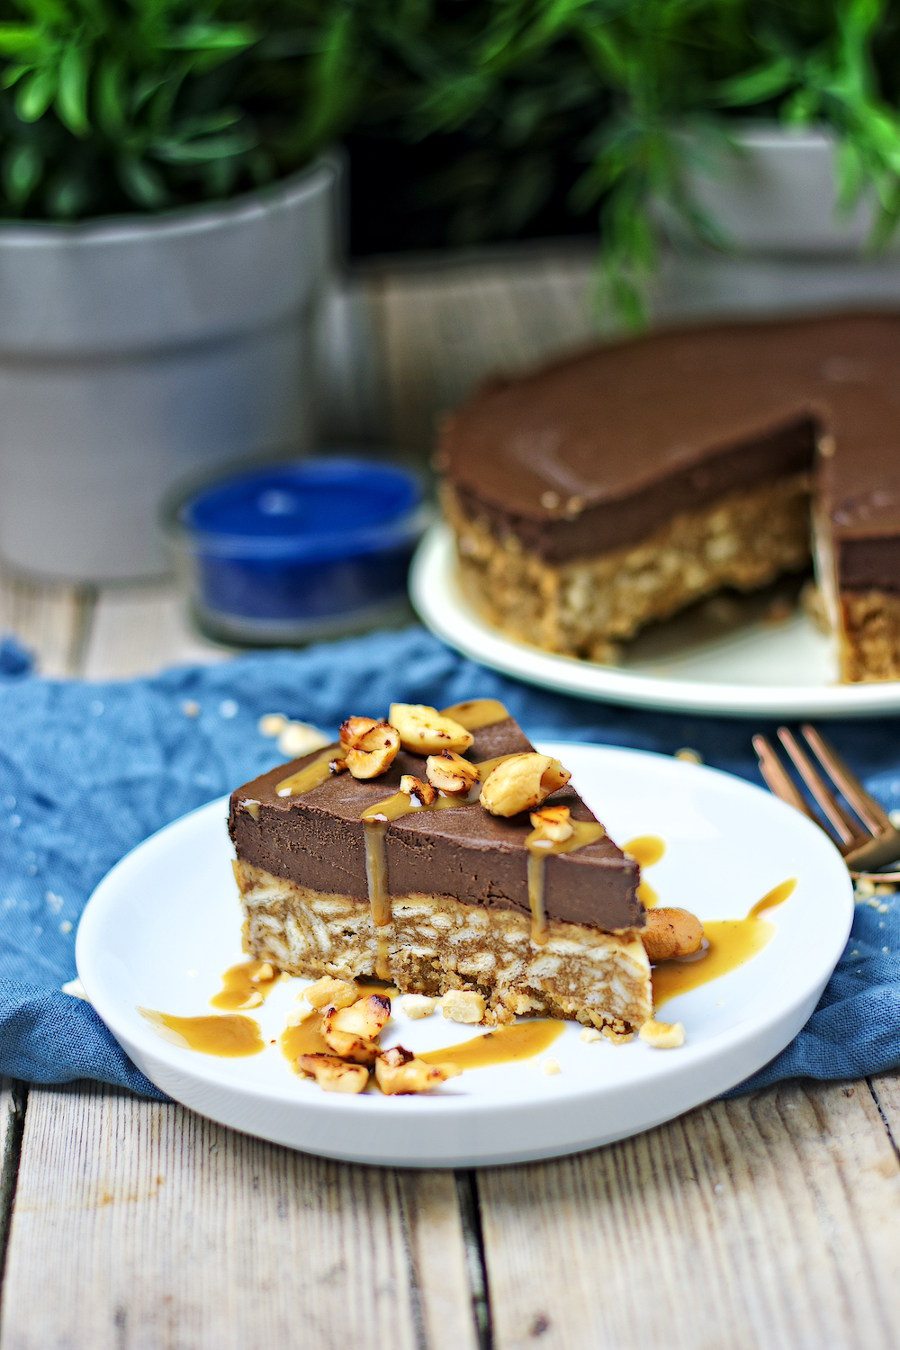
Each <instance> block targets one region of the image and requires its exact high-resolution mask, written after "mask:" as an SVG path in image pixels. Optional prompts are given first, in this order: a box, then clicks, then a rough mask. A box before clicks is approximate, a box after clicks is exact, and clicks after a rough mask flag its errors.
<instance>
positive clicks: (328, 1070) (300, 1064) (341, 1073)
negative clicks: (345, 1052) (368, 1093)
mask: <svg viewBox="0 0 900 1350" xmlns="http://www.w3.org/2000/svg"><path fill="white" fill-rule="evenodd" d="M297 1068H298V1069H299V1070H300V1072H301V1073H302V1074H304V1075H305V1076H306V1077H307V1078H314V1079H315V1080H316V1082H317V1083H318V1085H319V1087H320V1088H322V1089H323V1090H324V1091H325V1092H362V1090H363V1089H364V1088H365V1086H366V1084H367V1083H368V1081H369V1070H368V1069H367V1068H366V1067H365V1065H363V1064H347V1063H346V1061H345V1060H343V1059H339V1058H338V1056H337V1055H323V1054H316V1055H301V1056H300V1058H299V1059H298V1060H297Z"/></svg>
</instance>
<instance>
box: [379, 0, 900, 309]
mask: <svg viewBox="0 0 900 1350" xmlns="http://www.w3.org/2000/svg"><path fill="white" fill-rule="evenodd" d="M416 15H417V16H418V27H417V28H416V27H415V26H414V24H413V21H412V19H411V18H410V17H409V16H407V21H406V23H404V24H403V25H395V26H394V27H393V28H392V29H391V31H390V32H385V33H384V34H383V52H384V55H383V58H382V59H383V60H386V61H390V62H392V63H393V66H392V77H391V79H390V80H386V81H384V82H383V89H384V92H383V94H382V97H381V99H380V100H379V101H377V102H376V103H375V104H374V105H373V106H372V108H371V110H370V112H369V118H370V122H371V121H372V120H374V119H376V118H378V117H380V118H381V119H382V122H383V125H384V128H385V129H386V131H387V132H390V131H391V130H394V129H395V133H396V134H397V135H399V136H401V137H402V138H404V139H405V140H406V141H408V142H410V143H411V144H412V145H419V146H422V147H423V150H426V149H427V151H428V153H424V154H423V156H422V158H423V161H425V162H424V163H423V172H422V173H421V175H420V177H419V180H418V181H417V182H416V183H415V184H413V185H412V187H411V188H410V192H411V193H415V200H416V202H417V203H419V202H421V204H422V206H423V208H425V209H427V208H428V207H432V208H434V207H438V206H439V207H440V208H441V212H440V214H439V215H438V219H440V221H441V223H442V225H443V228H444V230H445V232H446V238H447V239H448V241H449V240H452V239H456V240H459V241H462V242H467V243H474V242H478V241H480V240H483V239H485V238H493V239H501V238H516V237H521V236H522V235H527V234H530V233H532V232H533V225H534V223H535V222H537V223H538V226H539V228H540V227H541V225H542V224H543V222H549V223H550V225H551V228H552V229H554V230H556V231H557V232H562V230H564V229H565V228H566V222H565V219H564V217H563V216H562V213H561V212H560V211H559V209H558V203H559V201H560V200H561V199H567V205H568V220H569V222H570V228H571V227H574V228H578V229H580V230H585V229H586V228H590V227H591V225H596V224H597V223H599V227H600V233H601V256H602V267H601V279H602V282H603V290H604V292H605V295H606V298H607V300H609V299H611V300H612V302H613V305H614V309H615V312H616V314H617V315H618V316H619V318H620V319H621V318H625V319H630V320H632V321H640V320H642V319H643V318H645V317H646V312H647V311H646V305H647V297H648V294H649V292H650V291H651V290H652V288H653V284H654V283H655V282H656V281H657V278H658V268H659V263H660V259H661V257H662V256H663V254H664V252H665V244H666V241H667V240H668V241H672V242H676V243H677V244H678V246H679V248H680V249H681V250H682V251H683V252H685V253H688V254H691V255H692V257H693V259H694V261H695V266H694V270H693V272H690V276H691V277H693V278H695V279H696V278H697V277H698V275H699V272H698V268H699V267H700V261H702V262H704V263H705V262H707V261H710V260H712V261H715V255H718V258H719V259H722V260H724V259H726V258H728V257H729V256H732V257H740V258H741V259H742V269H743V275H744V276H745V277H746V278H748V279H749V282H750V284H751V285H752V284H753V283H754V279H755V278H756V277H757V275H758V273H756V272H755V271H754V267H753V265H752V260H753V259H765V260H769V261H772V260H784V259H786V258H790V259H791V260H792V262H793V264H794V268H793V271H792V272H789V273H787V274H786V273H785V271H784V270H782V271H781V273H779V274H778V277H777V287H776V289H775V290H774V291H773V293H772V298H775V299H777V298H778V297H779V296H781V297H783V296H784V283H785V279H786V276H787V278H788V279H791V278H792V279H794V280H795V281H797V282H798V284H799V282H800V281H802V280H803V278H804V269H803V264H805V263H809V264H810V269H809V271H808V273H807V274H806V275H807V276H808V277H809V279H810V281H811V283H812V282H814V283H815V285H816V286H818V292H819V298H820V299H826V300H827V298H828V296H829V294H832V295H833V297H834V296H835V292H836V276H837V274H836V270H835V266H834V264H836V263H837V262H839V261H840V260H844V261H846V262H848V263H851V262H852V263H853V264H854V265H855V264H859V267H858V268H857V272H859V273H860V274H862V275H863V280H864V282H865V286H867V287H868V289H869V291H870V292H871V293H873V294H877V293H878V291H879V290H880V288H881V286H882V284H883V283H884V281H885V278H889V277H895V278H898V283H900V276H898V269H897V268H896V265H895V264H890V263H885V264H884V265H883V266H881V267H879V266H878V265H877V264H876V263H868V262H866V261H865V259H866V258H867V256H868V255H869V253H871V254H872V256H876V252H875V251H876V250H877V248H878V247H879V246H881V247H884V245H885V244H886V242H887V241H888V240H889V238H890V236H891V234H892V231H893V230H894V227H895V225H896V222H897V219H898V216H900V111H898V102H900V11H898V8H897V6H896V5H891V4H890V3H888V0H792V3H791V4H790V5H787V4H784V3H782V0H555V2H554V3H552V4H550V3H540V2H539V0H509V3H505V4H503V5H491V4H487V3H482V4H473V5H467V6H465V7H464V8H463V9H462V10H461V9H460V7H458V6H454V5H449V4H442V3H440V0H434V2H433V3H431V4H426V5H423V6H418V7H416ZM429 158H430V160H431V166H430V169H429V166H428V164H427V160H428V159H429ZM402 211H406V212H407V213H409V203H408V202H405V201H403V200H402V197H399V194H398V203H397V204H396V206H395V214H396V213H399V212H402ZM436 214H437V213H436V212H435V211H434V210H432V215H433V216H434V215H436ZM544 232H546V230H544ZM829 268H830V269H831V270H830V272H829ZM776 270H777V269H776ZM837 298H839V297H837ZM897 298H900V292H897V291H895V299H897Z"/></svg>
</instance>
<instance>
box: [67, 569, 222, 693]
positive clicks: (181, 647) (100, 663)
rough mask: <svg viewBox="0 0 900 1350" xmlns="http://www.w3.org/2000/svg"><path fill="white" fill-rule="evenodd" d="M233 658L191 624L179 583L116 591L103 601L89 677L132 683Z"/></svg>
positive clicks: (87, 658)
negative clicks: (168, 668)
mask: <svg viewBox="0 0 900 1350" xmlns="http://www.w3.org/2000/svg"><path fill="white" fill-rule="evenodd" d="M228 654H229V653H228V649H227V648H225V647H220V646H218V645H217V644H215V643H213V642H209V641H207V639H206V638H204V637H203V636H202V635H201V634H200V633H198V632H197V630H196V629H195V628H194V627H193V626H192V625H191V622H190V619H189V617H188V613H187V609H186V606H185V603H184V600H183V599H182V597H181V595H180V594H179V592H178V591H177V589H176V587H175V584H174V582H172V583H165V582H160V583H156V584H153V585H147V586H129V587H127V588H122V587H113V586H110V587H104V588H103V589H102V590H100V591H99V593H98V596H97V602H96V604H95V606H94V611H93V616H92V621H91V625H90V631H89V634H88V638H87V642H86V646H85V653H84V667H83V673H84V674H85V675H86V676H87V677H88V678H89V679H113V678H115V679H127V678H129V677H130V676H132V675H146V674H148V673H150V672H152V671H155V670H159V669H160V668H161V667H162V666H164V665H171V664H172V663H174V662H176V661H178V662H181V661H191V662H193V661H196V662H198V663H200V662H212V661H221V660H223V659H224V658H225V657H226V656H227V655H228Z"/></svg>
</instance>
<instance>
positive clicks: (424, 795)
mask: <svg viewBox="0 0 900 1350" xmlns="http://www.w3.org/2000/svg"><path fill="white" fill-rule="evenodd" d="M400 791H401V792H405V793H406V795H407V796H408V797H410V798H412V800H413V801H414V802H418V803H419V805H420V806H430V805H431V803H432V802H433V801H434V799H435V798H436V797H437V788H436V787H433V786H432V785H431V783H426V782H423V780H422V779H421V778H417V777H416V776H415V774H413V773H405V774H404V775H403V777H402V778H401V779H400Z"/></svg>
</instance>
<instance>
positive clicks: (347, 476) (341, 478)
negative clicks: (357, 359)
mask: <svg viewBox="0 0 900 1350" xmlns="http://www.w3.org/2000/svg"><path fill="white" fill-rule="evenodd" d="M421 506H422V489H421V485H420V483H419V480H418V478H417V477H416V476H415V474H413V473H410V472H408V471H407V470H406V469H401V468H397V467H396V466H392V465H385V464H378V463H375V462H372V461H369V460H363V459H344V458H334V459H326V458H323V459H307V460H298V461H296V462H294V463H289V464H276V465H270V466H266V467H263V468H259V469H250V470H246V471H244V472H241V473H238V474H234V475H232V476H230V477H227V478H224V479H220V480H219V481H218V482H214V483H211V484H207V485H205V486H204V487H202V488H198V489H196V490H195V491H194V492H193V493H191V495H190V496H188V497H187V499H186V500H185V501H183V502H182V504H181V507H180V509H179V510H178V512H177V519H178V522H179V524H180V525H181V526H182V528H183V529H184V530H185V531H186V532H187V533H188V535H189V536H191V540H192V543H193V545H194V547H195V548H197V549H199V550H200V551H202V552H204V553H208V554H209V553H214V554H219V555H228V556H230V557H243V558H248V559H249V558H269V559H275V558H291V559H293V560H297V561H299V560H302V559H309V560H310V561H323V560H325V559H329V558H346V557H352V556H355V555H358V554H360V553H369V552H374V551H378V550H380V549H384V548H389V547H391V546H393V545H395V544H396V543H397V542H398V541H399V540H401V539H403V538H404V537H406V536H407V535H408V534H409V533H410V531H411V530H417V529H418V528H419V526H420V523H421V521H420V512H421Z"/></svg>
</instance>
